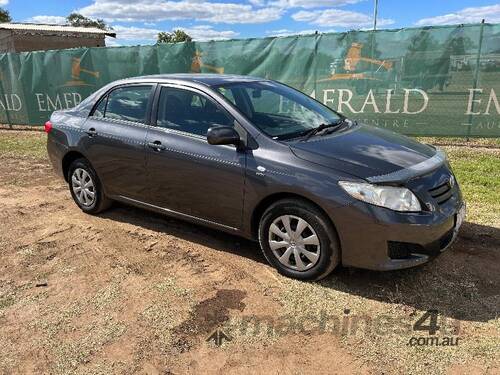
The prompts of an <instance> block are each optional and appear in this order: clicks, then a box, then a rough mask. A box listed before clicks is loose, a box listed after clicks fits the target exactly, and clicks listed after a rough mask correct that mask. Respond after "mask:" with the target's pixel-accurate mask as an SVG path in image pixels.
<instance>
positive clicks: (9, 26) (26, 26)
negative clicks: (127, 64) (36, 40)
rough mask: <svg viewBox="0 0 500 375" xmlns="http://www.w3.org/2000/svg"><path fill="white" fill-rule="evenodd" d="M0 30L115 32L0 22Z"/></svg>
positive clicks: (109, 33) (89, 28)
mask: <svg viewBox="0 0 500 375" xmlns="http://www.w3.org/2000/svg"><path fill="white" fill-rule="evenodd" d="M0 30H12V31H21V32H22V31H25V32H32V33H36V32H37V31H39V32H51V31H52V32H54V33H57V34H59V33H82V34H101V35H102V34H104V35H107V36H112V37H116V33H114V32H112V31H107V30H101V29H98V28H96V27H74V26H66V25H44V24H36V23H0Z"/></svg>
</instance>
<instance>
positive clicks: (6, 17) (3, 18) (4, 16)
mask: <svg viewBox="0 0 500 375" xmlns="http://www.w3.org/2000/svg"><path fill="white" fill-rule="evenodd" d="M11 21H12V18H10V14H9V11H8V10H6V9H3V8H0V22H11Z"/></svg>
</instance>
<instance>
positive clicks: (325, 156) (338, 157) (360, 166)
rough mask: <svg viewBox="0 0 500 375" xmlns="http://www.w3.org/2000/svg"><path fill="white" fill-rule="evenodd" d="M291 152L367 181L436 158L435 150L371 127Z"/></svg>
mask: <svg viewBox="0 0 500 375" xmlns="http://www.w3.org/2000/svg"><path fill="white" fill-rule="evenodd" d="M290 148H291V150H292V152H293V153H294V154H295V155H296V156H297V157H299V158H301V159H304V160H307V161H310V162H313V163H317V164H320V165H322V166H325V167H329V168H333V169H336V170H339V171H342V172H345V173H348V174H351V175H353V176H356V177H360V178H364V179H369V177H372V176H382V175H390V174H392V175H394V174H395V173H397V171H400V170H403V169H408V170H411V169H412V168H414V167H415V166H422V165H426V164H429V163H428V159H430V158H433V157H435V156H436V149H435V148H433V147H431V146H428V145H425V144H422V143H419V142H416V141H414V140H413V139H411V138H408V137H405V136H403V135H400V134H397V133H394V132H391V131H388V130H384V129H380V128H376V127H374V126H368V125H351V126H349V127H347V128H346V129H343V130H339V131H337V132H334V133H332V134H330V135H323V136H322V135H319V136H316V137H313V138H311V139H310V140H308V141H301V140H299V141H296V142H294V143H290ZM433 159H434V158H433ZM439 161H442V160H439ZM427 166H428V165H427ZM415 169H416V170H418V169H419V168H415Z"/></svg>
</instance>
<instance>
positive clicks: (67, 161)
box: [62, 150, 88, 182]
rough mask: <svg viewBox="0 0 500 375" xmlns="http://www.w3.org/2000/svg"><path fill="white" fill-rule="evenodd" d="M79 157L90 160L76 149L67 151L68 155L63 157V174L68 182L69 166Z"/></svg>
mask: <svg viewBox="0 0 500 375" xmlns="http://www.w3.org/2000/svg"><path fill="white" fill-rule="evenodd" d="M77 159H85V160H88V159H87V158H86V157H85V155H83V154H82V153H81V152H79V151H75V150H72V151H69V152H67V153H66V155H64V157H63V159H62V171H63V175H64V180H65V181H66V182H68V171H69V166H70V165H71V163H73V162H74V161H75V160H77Z"/></svg>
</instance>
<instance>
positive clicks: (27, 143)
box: [0, 130, 47, 159]
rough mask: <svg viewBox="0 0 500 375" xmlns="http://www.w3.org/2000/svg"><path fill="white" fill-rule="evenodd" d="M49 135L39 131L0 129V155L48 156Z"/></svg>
mask: <svg viewBox="0 0 500 375" xmlns="http://www.w3.org/2000/svg"><path fill="white" fill-rule="evenodd" d="M46 145H47V136H46V134H45V133H43V132H39V131H15V130H8V131H0V155H2V156H3V157H5V156H10V157H32V158H37V159H42V158H46V156H47V151H46Z"/></svg>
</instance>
